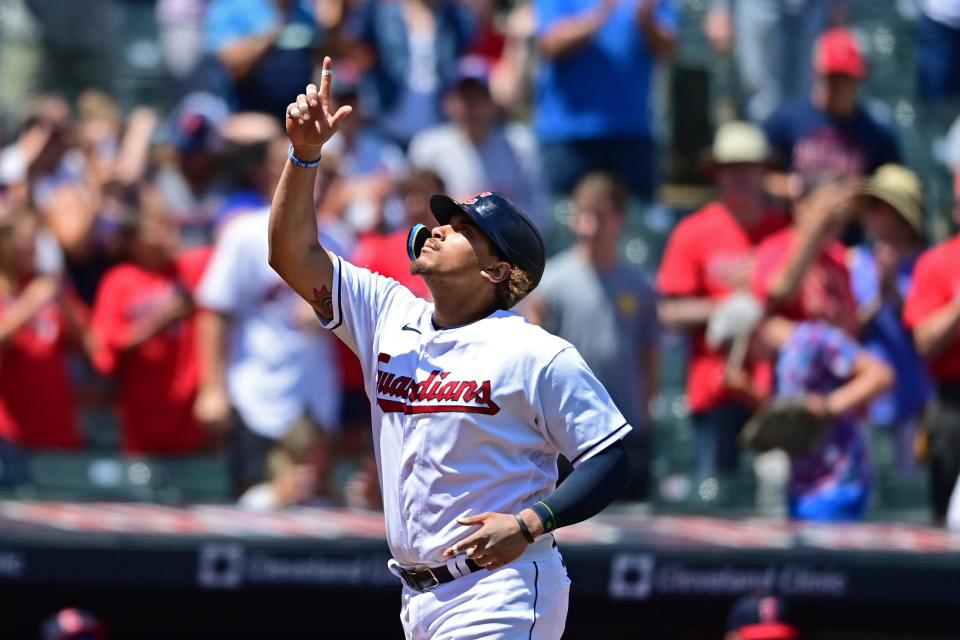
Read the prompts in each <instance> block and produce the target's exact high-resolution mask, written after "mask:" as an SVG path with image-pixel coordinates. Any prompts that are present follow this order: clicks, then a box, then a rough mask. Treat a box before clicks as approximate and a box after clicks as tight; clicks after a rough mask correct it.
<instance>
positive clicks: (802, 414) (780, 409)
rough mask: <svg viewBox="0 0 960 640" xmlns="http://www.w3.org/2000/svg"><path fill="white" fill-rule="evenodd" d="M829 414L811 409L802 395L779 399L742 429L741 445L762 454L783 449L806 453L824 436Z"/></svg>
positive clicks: (793, 453) (796, 453)
mask: <svg viewBox="0 0 960 640" xmlns="http://www.w3.org/2000/svg"><path fill="white" fill-rule="evenodd" d="M829 422H830V417H829V416H826V415H824V416H818V415H816V414H815V413H813V412H812V411H810V410H809V409H808V408H807V406H806V403H805V402H804V400H803V399H802V398H775V399H773V400H772V401H770V402H769V403H768V404H767V405H766V406H765V407H763V408H762V409H760V410H759V411H757V413H755V414H754V416H753V418H751V419H750V421H749V422H747V424H746V425H745V426H744V427H743V431H741V432H740V445H741V446H743V447H744V448H748V449H753V450H754V451H758V452H760V453H762V452H764V451H769V450H771V449H783V450H784V451H786V452H787V453H789V454H791V455H799V454H804V453H806V452H807V451H809V450H810V448H811V447H813V445H814V444H815V443H816V442H817V441H818V440H819V439H820V437H821V436H822V435H823V432H824V430H825V429H826V428H827V425H828V424H829Z"/></svg>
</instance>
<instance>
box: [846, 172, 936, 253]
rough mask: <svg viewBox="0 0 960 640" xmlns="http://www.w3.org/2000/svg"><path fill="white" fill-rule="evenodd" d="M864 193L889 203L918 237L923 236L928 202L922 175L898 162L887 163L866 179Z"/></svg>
mask: <svg viewBox="0 0 960 640" xmlns="http://www.w3.org/2000/svg"><path fill="white" fill-rule="evenodd" d="M861 195H864V196H871V197H874V198H877V199H878V200H882V201H884V202H886V203H887V204H889V205H890V206H891V207H893V209H894V210H895V211H896V212H897V213H898V214H900V216H901V217H902V218H903V219H904V220H906V221H907V224H909V225H910V228H911V229H913V231H914V233H916V234H917V237H920V238H923V237H924V236H925V235H926V231H925V229H924V225H923V212H924V209H925V208H926V203H925V200H924V196H923V185H922V184H921V182H920V178H919V177H917V174H915V173H914V172H913V171H911V170H910V169H907V168H906V167H904V166H902V165H899V164H885V165H883V166H882V167H880V168H879V169H877V170H876V171H875V172H874V174H873V175H872V176H870V178H869V179H868V180H867V181H866V183H865V184H864V185H863V189H862V190H861Z"/></svg>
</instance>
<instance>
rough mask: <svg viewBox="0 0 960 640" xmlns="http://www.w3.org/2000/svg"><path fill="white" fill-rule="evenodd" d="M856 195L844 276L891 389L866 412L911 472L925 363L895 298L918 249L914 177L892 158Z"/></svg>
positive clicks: (904, 287)
mask: <svg viewBox="0 0 960 640" xmlns="http://www.w3.org/2000/svg"><path fill="white" fill-rule="evenodd" d="M864 192H865V194H864V196H863V197H862V198H861V199H860V200H859V201H858V212H859V214H860V219H861V220H862V223H863V227H864V230H865V232H866V235H867V242H865V243H863V244H862V245H860V246H857V247H854V248H853V249H852V250H851V252H850V264H849V266H850V279H851V284H852V285H853V293H854V296H855V297H856V300H857V306H858V307H859V314H858V315H859V318H858V319H859V322H860V327H861V330H860V336H861V340H862V342H863V346H864V347H866V348H867V350H868V351H870V353H871V354H873V355H874V356H875V357H877V358H878V359H880V360H882V361H884V362H886V363H887V364H888V365H890V366H891V367H892V368H893V369H894V370H895V371H896V372H897V377H896V381H895V384H894V387H893V389H891V390H890V392H888V393H885V394H884V395H882V396H880V397H879V398H877V399H876V400H874V401H873V402H872V403H871V405H870V411H869V420H870V423H871V424H872V425H873V426H874V427H879V428H883V429H885V430H886V433H887V434H888V435H889V436H890V439H891V440H892V441H893V444H894V453H895V456H896V457H895V463H896V468H897V471H898V472H899V474H900V475H903V476H909V475H912V474H914V473H915V472H916V464H915V462H914V455H913V438H914V435H915V433H916V428H917V422H918V420H919V418H920V414H921V413H922V411H923V408H924V406H925V405H926V402H927V400H928V398H929V396H930V390H931V388H932V387H931V383H930V379H929V377H928V376H927V373H926V366H925V365H924V362H923V360H922V359H921V358H920V356H919V355H918V354H917V351H916V349H915V348H914V345H913V338H912V335H911V332H910V330H909V329H907V327H906V326H905V325H904V324H903V313H902V309H903V301H904V300H905V299H906V297H907V292H908V291H909V290H910V284H911V282H912V280H913V269H914V267H915V266H916V263H917V258H919V257H920V253H921V252H922V251H923V249H924V238H925V234H924V228H923V208H924V201H923V190H922V187H921V185H920V179H919V178H917V176H916V175H915V174H914V173H913V172H912V171H910V170H909V169H907V168H906V167H902V166H900V165H894V164H888V165H884V166H882V167H880V169H879V170H877V172H876V173H875V174H874V175H873V176H872V177H871V178H870V180H869V181H868V182H867V185H866V187H865V189H864Z"/></svg>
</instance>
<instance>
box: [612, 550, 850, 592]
mask: <svg viewBox="0 0 960 640" xmlns="http://www.w3.org/2000/svg"><path fill="white" fill-rule="evenodd" d="M849 582H850V579H849V575H848V573H847V572H846V571H845V570H843V569H833V568H812V567H805V566H799V565H793V564H782V565H779V564H771V565H764V566H754V567H750V566H732V565H719V566H718V565H698V564H693V563H686V562H681V561H674V560H665V559H662V558H658V557H656V556H655V555H653V554H649V553H640V554H634V553H621V554H617V555H615V556H614V557H613V559H612V561H611V565H610V581H609V585H608V593H609V595H610V597H611V598H613V599H614V600H645V599H647V598H652V597H656V596H736V595H741V594H746V593H752V592H770V593H779V594H782V595H788V596H806V597H832V598H838V597H843V596H846V595H847V593H848V590H849Z"/></svg>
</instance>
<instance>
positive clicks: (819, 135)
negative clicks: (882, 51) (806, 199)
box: [764, 28, 900, 197]
mask: <svg viewBox="0 0 960 640" xmlns="http://www.w3.org/2000/svg"><path fill="white" fill-rule="evenodd" d="M813 69H814V84H813V89H812V90H811V94H810V97H809V98H806V99H804V100H801V101H798V102H794V103H790V104H787V105H785V106H783V107H781V108H780V109H779V110H777V112H776V113H774V114H773V116H771V117H770V118H769V119H768V120H767V121H766V123H764V130H765V131H766V134H767V139H768V140H769V141H770V144H771V145H772V146H773V148H774V151H775V152H776V153H777V154H778V155H779V156H780V160H781V161H782V163H783V169H784V170H785V171H786V172H788V173H789V174H792V175H793V176H794V177H795V178H799V180H790V181H787V180H783V179H781V180H777V181H776V185H777V186H776V187H775V191H776V192H777V195H782V196H793V197H796V196H798V195H800V194H799V193H795V192H793V191H795V190H797V187H800V188H802V189H803V190H804V191H810V190H812V189H813V188H815V187H817V186H819V185H820V184H823V183H826V182H834V181H837V180H843V179H845V178H861V177H866V176H868V175H870V174H872V173H873V172H874V171H876V170H877V169H878V168H879V167H880V166H881V165H884V164H887V163H888V162H899V161H900V148H899V145H898V143H897V140H896V137H895V136H894V133H893V131H892V130H891V129H890V128H889V127H887V126H885V125H883V124H881V123H880V122H878V121H877V120H876V119H875V118H874V117H872V116H871V115H870V114H869V113H867V111H866V110H865V109H864V108H863V107H862V105H861V104H860V100H859V89H860V83H861V82H862V80H863V78H864V77H866V74H867V66H866V60H865V59H864V57H863V53H862V51H861V50H860V45H859V43H858V42H857V40H856V37H855V36H854V35H853V33H851V32H850V31H848V30H847V29H842V28H835V29H830V30H829V31H827V32H826V33H824V34H823V35H822V36H821V37H820V39H819V40H818V42H817V46H816V52H815V54H814V60H813ZM783 177H784V176H780V178H783Z"/></svg>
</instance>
